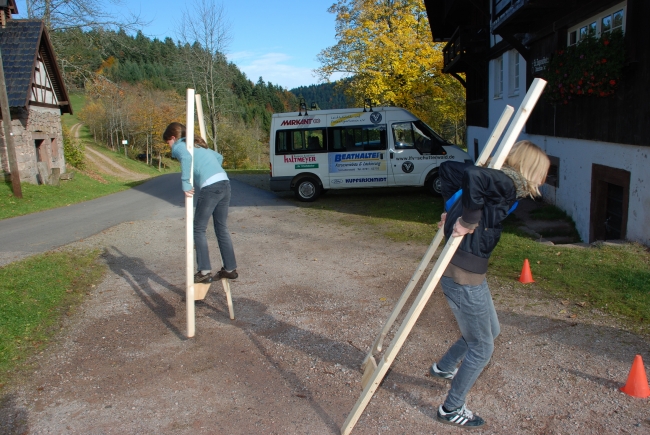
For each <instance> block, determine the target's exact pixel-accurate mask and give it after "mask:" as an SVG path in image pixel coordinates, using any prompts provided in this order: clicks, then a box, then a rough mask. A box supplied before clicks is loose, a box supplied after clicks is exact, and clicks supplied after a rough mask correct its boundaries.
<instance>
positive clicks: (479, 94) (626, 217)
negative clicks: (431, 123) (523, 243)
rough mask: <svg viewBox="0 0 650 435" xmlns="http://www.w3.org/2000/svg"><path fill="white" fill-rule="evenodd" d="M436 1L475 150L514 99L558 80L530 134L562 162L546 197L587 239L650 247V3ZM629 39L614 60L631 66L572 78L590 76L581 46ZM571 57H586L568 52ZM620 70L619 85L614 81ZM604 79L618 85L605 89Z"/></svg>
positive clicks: (447, 64)
mask: <svg viewBox="0 0 650 435" xmlns="http://www.w3.org/2000/svg"><path fill="white" fill-rule="evenodd" d="M425 4H426V7H427V12H428V15H429V21H430V25H431V31H432V34H433V39H434V40H435V41H444V42H446V43H447V44H446V46H445V48H444V72H445V73H448V74H452V75H454V76H455V77H457V78H458V79H459V80H461V82H463V83H464V85H465V88H466V95H467V124H468V128H467V147H468V151H469V152H470V154H473V155H477V154H478V152H479V151H480V149H481V148H482V146H483V144H484V143H485V142H486V140H487V137H488V135H489V133H490V132H491V130H492V128H493V126H494V125H495V123H496V121H497V120H498V118H499V116H500V115H501V113H502V111H503V108H504V107H505V105H506V104H509V105H511V106H514V107H515V108H517V107H518V106H519V104H520V103H521V100H522V99H523V97H524V95H525V93H526V90H527V88H528V86H530V84H531V82H532V80H533V79H534V78H535V77H542V78H545V79H548V80H549V85H548V86H547V88H546V89H545V91H544V95H543V96H542V99H541V100H540V101H539V102H538V104H537V106H536V107H535V109H534V111H533V113H532V114H531V117H530V118H529V120H528V123H527V125H526V128H525V130H524V133H523V134H522V135H521V139H528V140H531V141H532V142H534V143H536V144H537V145H539V146H540V147H541V148H542V149H544V150H545V151H546V153H547V154H548V155H549V157H550V158H551V161H552V167H551V171H550V173H549V177H548V178H547V181H546V184H545V185H544V186H543V190H542V192H543V195H544V200H545V201H547V202H550V203H553V204H555V205H557V206H558V207H560V208H561V209H563V210H565V211H566V212H567V214H568V215H569V216H571V217H572V218H573V220H574V221H575V223H576V226H577V229H578V231H579V233H580V236H581V237H582V239H583V240H584V241H586V242H594V241H597V240H610V239H628V240H634V241H638V242H641V243H644V244H646V245H649V244H650V229H649V228H648V225H647V223H648V222H650V183H649V182H648V179H649V178H650V147H649V145H650V122H649V121H648V120H649V119H650V99H649V98H648V95H650V56H649V54H650V48H648V42H649V41H650V26H646V25H645V24H643V20H644V17H650V2H649V1H647V0H627V1H620V0H425ZM617 32H621V33H622V34H623V37H622V42H620V44H621V45H620V49H619V50H616V51H613V52H612V53H613V56H615V57H617V58H618V59H619V60H620V62H619V64H618V65H620V68H618V69H616V70H614V69H603V70H602V71H605V72H604V73H601V75H602V77H595V78H594V77H593V75H594V74H595V73H593V72H592V71H594V69H593V68H592V69H590V70H589V71H587V68H585V71H584V75H585V79H584V81H583V80H582V79H581V78H580V77H578V78H577V79H576V80H575V83H573V82H571V83H569V82H565V79H564V78H565V77H566V80H567V81H569V79H570V77H572V76H575V74H579V73H582V71H580V72H578V73H576V71H577V69H578V68H582V66H581V65H583V64H581V63H579V62H581V61H582V59H583V57H584V56H585V55H583V54H580V55H579V56H578V53H579V52H580V50H586V49H587V47H588V45H582V46H581V45H580V44H586V43H587V41H596V42H594V44H596V43H598V44H602V45H605V46H606V45H607V44H608V43H609V42H610V38H612V40H613V38H614V36H613V35H614V34H615V33H617ZM590 38H591V39H590ZM619 40H620V38H619ZM594 46H595V47H597V49H598V50H600V49H601V48H602V46H601V45H597V44H596V45H594ZM565 52H566V53H574V54H575V56H574V57H566V58H562V57H560V56H565ZM588 53H598V51H595V49H594V50H592V51H590V52H588ZM619 55H620V57H619ZM602 57H603V58H602V59H600V58H598V59H596V61H595V64H598V66H594V68H596V69H598V68H601V67H602V68H604V67H605V63H606V62H607V61H608V60H607V59H606V58H605V57H606V56H602ZM562 59H564V62H561V60H562ZM610 65H613V63H611V62H610ZM607 68H609V65H608V66H607ZM612 68H613V67H612ZM599 71H600V70H599ZM614 72H616V78H615V79H614V78H613V77H611V76H610V74H613V73H614ZM596 75H598V74H596ZM603 83H604V85H607V86H610V85H611V86H610V88H611V89H606V90H605V91H602V90H599V89H600V88H598V87H597V85H602V84H603ZM551 84H552V86H551ZM581 85H582V86H581ZM604 85H603V86H604ZM563 86H564V89H562V87H563ZM592 87H593V89H592ZM565 91H566V92H565ZM558 96H560V97H558Z"/></svg>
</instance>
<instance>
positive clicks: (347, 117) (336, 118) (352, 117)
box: [330, 112, 363, 127]
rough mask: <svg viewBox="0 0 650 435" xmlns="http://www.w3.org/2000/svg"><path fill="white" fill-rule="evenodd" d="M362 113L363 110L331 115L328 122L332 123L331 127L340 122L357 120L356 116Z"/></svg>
mask: <svg viewBox="0 0 650 435" xmlns="http://www.w3.org/2000/svg"><path fill="white" fill-rule="evenodd" d="M362 115H363V112H360V113H353V114H351V115H345V116H332V118H331V122H330V124H332V127H333V126H335V125H337V124H341V123H344V122H347V121H350V120H352V121H357V118H359V117H360V116H362Z"/></svg>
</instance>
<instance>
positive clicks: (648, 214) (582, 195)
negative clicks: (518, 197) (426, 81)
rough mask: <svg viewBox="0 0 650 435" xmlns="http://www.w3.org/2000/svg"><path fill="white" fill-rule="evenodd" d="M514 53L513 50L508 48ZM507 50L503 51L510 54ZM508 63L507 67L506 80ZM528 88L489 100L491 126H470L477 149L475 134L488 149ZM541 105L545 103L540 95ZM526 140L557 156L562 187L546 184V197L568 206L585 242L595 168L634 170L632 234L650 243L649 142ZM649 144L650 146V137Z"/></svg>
mask: <svg viewBox="0 0 650 435" xmlns="http://www.w3.org/2000/svg"><path fill="white" fill-rule="evenodd" d="M508 53H511V52H508ZM505 55H506V53H504V57H505ZM519 66H520V69H521V72H520V77H525V72H524V71H525V68H526V66H525V62H524V60H523V59H520V65H519ZM490 67H491V68H490V95H491V96H493V95H494V77H493V72H494V69H493V65H492V62H491V65H490ZM508 70H509V69H508V68H504V83H507V80H506V76H507V71H508ZM524 93H525V85H524V86H523V87H522V91H521V92H520V94H519V96H517V97H509V96H508V95H506V93H504V96H503V97H502V98H493V99H491V101H490V108H489V110H490V113H489V122H490V127H489V128H481V127H474V126H470V127H468V129H467V145H468V151H469V152H470V154H472V157H474V156H473V153H474V146H473V143H474V139H477V140H478V143H479V152H480V151H481V150H482V149H483V146H484V145H485V142H486V141H487V138H488V136H489V134H490V133H491V131H492V129H493V127H494V125H495V124H496V122H497V120H498V119H499V117H500V116H501V113H502V112H503V109H504V107H505V105H506V104H509V105H511V106H513V107H514V108H515V110H516V109H518V108H519V105H520V104H521V101H522V100H523V97H524ZM538 104H545V103H544V101H543V100H540V102H539V103H538ZM523 139H527V140H530V141H532V142H533V143H535V144H537V145H539V146H540V147H541V148H542V149H543V150H544V151H545V152H546V153H547V154H548V155H551V156H555V157H558V158H559V159H560V164H559V174H558V179H559V187H558V188H557V189H556V188H554V187H552V186H548V185H544V186H543V188H542V194H543V195H544V200H545V201H547V202H550V203H552V204H554V205H556V206H557V207H559V208H561V209H562V210H564V211H565V212H566V213H567V214H568V215H569V216H571V218H573V220H574V221H575V223H576V228H577V230H578V232H579V234H580V237H581V238H582V240H583V241H589V227H590V217H591V168H592V164H599V165H603V166H608V167H611V168H616V169H622V170H625V171H629V172H630V196H629V206H628V220H627V235H626V237H627V239H629V240H634V241H638V242H641V243H643V244H645V245H650V229H649V228H648V225H647V223H648V222H650V171H649V170H648V167H649V165H650V146H648V147H644V146H633V145H623V144H615V143H607V142H597V141H587V140H579V139H569V138H561V137H560V138H558V137H553V136H541V135H528V134H526V133H525V132H522V134H521V135H520V137H519V140H523ZM648 140H649V143H648V145H650V139H648Z"/></svg>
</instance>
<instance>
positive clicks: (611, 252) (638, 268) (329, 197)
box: [301, 189, 650, 333]
mask: <svg viewBox="0 0 650 435" xmlns="http://www.w3.org/2000/svg"><path fill="white" fill-rule="evenodd" d="M301 205H302V206H303V207H306V208H307V209H309V210H311V212H312V213H314V214H316V215H320V217H321V218H322V219H330V220H331V219H336V220H338V222H340V223H341V224H343V225H347V226H356V225H358V226H359V227H361V225H370V226H371V227H374V231H373V233H374V234H377V235H382V236H384V237H387V238H389V239H392V240H396V241H402V242H413V243H419V244H422V245H428V244H429V243H430V242H431V240H432V238H433V237H434V235H435V233H436V231H437V222H438V221H439V219H440V214H441V213H442V210H443V205H442V199H440V198H434V197H432V196H429V195H427V194H426V193H423V192H422V191H419V190H408V189H372V190H371V189H368V190H354V191H345V192H341V191H338V192H335V193H331V194H330V193H327V194H326V195H324V196H322V197H321V198H319V199H318V201H316V202H313V203H306V204H305V203H302V204H301ZM553 209H555V207H553V206H548V207H545V208H544V209H543V211H542V212H540V216H537V217H538V218H540V219H547V218H549V217H548V216H551V218H552V217H553V216H556V217H557V218H558V219H566V215H565V214H564V213H563V212H562V211H560V210H553ZM519 224H520V222H518V221H517V218H516V217H515V216H513V215H511V216H509V217H508V218H507V219H506V221H505V222H504V232H503V236H502V238H501V241H500V242H499V244H498V246H497V247H496V249H495V250H494V252H493V254H492V257H491V258H490V267H489V271H488V276H489V277H490V278H491V279H494V280H496V281H497V282H502V283H507V284H509V285H513V286H514V287H515V288H516V289H525V288H526V286H525V285H524V284H521V283H519V281H518V280H517V278H518V277H519V274H520V273H521V268H522V265H523V261H524V259H526V258H528V259H529V261H530V264H531V269H532V273H533V278H534V279H535V281H536V282H535V283H534V284H528V286H530V287H528V288H531V289H534V290H538V291H541V293H543V294H545V295H547V296H548V297H549V298H559V299H561V300H563V301H565V303H566V304H567V306H568V307H570V311H572V312H574V311H575V312H580V311H581V310H582V311H583V312H584V311H591V310H594V309H596V310H598V311H600V312H604V313H608V314H610V315H613V316H615V317H617V318H619V319H621V320H622V321H624V322H625V323H627V324H628V325H629V326H631V327H632V328H634V329H637V330H640V329H645V331H646V333H647V331H648V327H649V326H650V251H649V250H648V248H646V247H644V246H642V245H639V244H634V243H629V244H624V245H620V246H610V245H604V244H602V245H595V246H593V247H590V248H575V247H572V248H570V247H563V246H562V245H555V246H549V245H544V244H540V243H537V242H535V241H534V240H532V239H531V238H530V236H528V235H526V234H525V233H522V232H521V231H520V230H518V229H517V227H518V226H519Z"/></svg>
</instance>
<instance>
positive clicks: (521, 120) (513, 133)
mask: <svg viewBox="0 0 650 435" xmlns="http://www.w3.org/2000/svg"><path fill="white" fill-rule="evenodd" d="M545 85H546V81H544V80H542V79H535V80H534V81H533V83H532V84H531V87H530V89H529V91H528V93H527V94H526V97H525V98H524V100H523V101H522V104H521V106H520V107H519V110H518V111H517V114H516V115H515V119H514V120H513V122H512V124H511V125H510V128H509V129H508V131H507V132H506V134H505V136H504V138H503V139H502V141H501V144H500V145H499V147H498V149H497V151H496V153H495V156H494V158H493V159H492V161H491V164H490V167H492V168H494V169H499V168H501V166H502V164H503V162H504V161H505V159H506V157H507V155H508V153H509V152H510V149H511V148H512V145H514V143H515V141H516V139H517V138H518V137H519V133H520V132H521V130H522V129H523V127H524V125H525V123H526V120H527V119H528V116H529V115H530V113H531V111H532V109H533V108H534V107H535V104H536V103H537V100H538V99H539V96H540V95H541V93H542V91H543V89H544V86H545ZM515 123H516V126H515V127H514V128H513V125H515ZM462 239H463V237H452V238H451V239H449V240H448V241H447V244H446V246H445V248H444V249H443V251H442V253H441V254H440V256H439V257H438V260H437V261H436V264H435V265H434V267H433V269H432V270H431V273H430V274H429V278H428V279H427V281H426V282H425V284H424V288H423V290H422V291H421V292H420V294H419V295H418V297H417V298H416V300H415V301H414V303H413V305H412V306H411V309H410V310H409V312H408V314H407V315H406V317H405V318H404V320H403V321H402V325H401V327H400V329H399V330H398V332H397V334H396V335H395V337H393V341H392V342H391V344H390V346H389V348H388V349H387V350H386V354H385V355H384V357H383V358H382V359H381V361H380V363H379V364H378V365H377V369H375V372H374V373H373V375H372V377H371V378H370V380H369V382H368V383H367V385H366V386H365V387H364V390H363V392H362V393H361V396H360V397H359V399H358V400H357V403H356V404H355V405H354V407H353V408H352V411H350V414H348V417H347V419H346V420H345V422H344V423H343V426H342V428H341V433H342V434H343V435H349V433H350V432H351V431H352V428H353V427H354V425H355V424H356V423H357V421H358V420H359V418H360V417H361V413H362V412H363V411H364V409H365V408H366V406H367V405H368V403H369V402H370V399H371V398H372V396H373V395H374V393H375V391H376V390H377V388H378V387H379V384H380V383H381V381H382V380H383V379H384V376H385V375H386V373H387V372H388V369H389V368H390V365H391V364H392V362H393V360H394V359H395V357H396V356H397V354H398V353H399V351H400V349H401V348H402V345H403V344H404V342H405V341H406V339H407V337H408V335H409V334H410V332H411V330H412V329H413V326H414V325H415V322H417V319H418V318H419V316H420V314H421V312H422V310H423V309H424V307H425V306H426V304H427V302H428V301H429V298H430V297H431V294H432V293H433V290H434V289H435V287H436V285H437V284H438V282H439V281H440V277H441V276H442V274H443V273H444V271H445V269H446V268H447V265H448V264H449V262H450V261H451V258H452V257H453V256H454V254H455V253H456V249H457V248H458V246H459V245H460V242H461V241H462Z"/></svg>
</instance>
